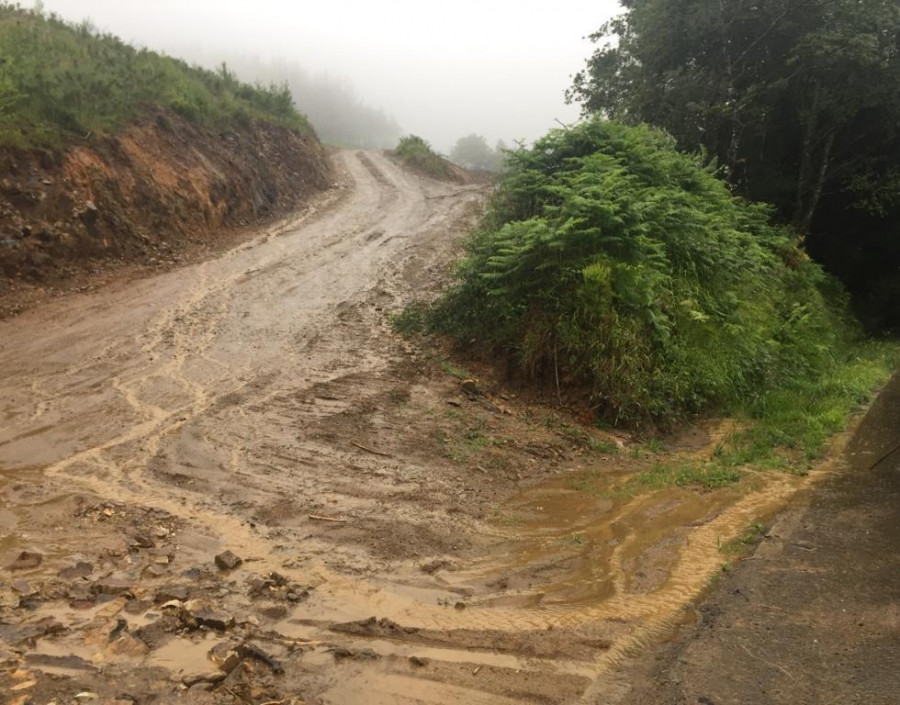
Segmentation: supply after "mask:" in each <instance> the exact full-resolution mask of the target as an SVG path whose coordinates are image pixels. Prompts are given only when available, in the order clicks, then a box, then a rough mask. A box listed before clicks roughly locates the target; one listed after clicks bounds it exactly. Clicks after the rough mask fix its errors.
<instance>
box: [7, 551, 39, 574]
mask: <svg viewBox="0 0 900 705" xmlns="http://www.w3.org/2000/svg"><path fill="white" fill-rule="evenodd" d="M43 561H44V556H43V555H42V554H40V553H35V552H33V551H22V552H21V553H20V554H19V555H18V557H17V558H16V560H14V561H13V562H12V563H10V564H9V565H8V566H7V568H9V570H31V569H32V568H37V567H38V566H39V565H40V564H41V563H42V562H43Z"/></svg>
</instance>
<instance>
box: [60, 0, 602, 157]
mask: <svg viewBox="0 0 900 705" xmlns="http://www.w3.org/2000/svg"><path fill="white" fill-rule="evenodd" d="M44 6H45V8H46V10H47V11H53V12H57V13H58V14H60V15H62V16H63V17H65V18H67V19H72V20H83V19H90V20H92V21H93V22H94V23H95V24H96V25H97V26H98V27H100V28H101V29H104V30H109V31H111V32H113V33H115V34H117V35H119V36H121V37H122V38H123V39H125V40H127V41H129V42H132V43H134V44H138V45H141V46H147V47H149V48H151V49H158V50H163V51H166V52H167V53H170V54H174V55H178V56H183V57H185V58H189V59H192V60H196V59H197V58H198V57H199V56H201V55H206V56H209V55H215V54H216V53H217V52H221V51H229V52H232V53H233V52H239V53H243V54H248V55H251V56H258V57H260V58H263V59H276V58H278V59H286V60H290V61H295V62H297V63H298V64H300V65H301V66H303V67H304V68H305V69H306V70H308V71H310V72H312V73H328V74H330V75H333V76H335V77H337V78H341V79H346V80H347V81H349V82H350V83H351V84H352V85H353V87H354V88H355V90H356V93H357V94H358V95H359V96H360V98H361V99H362V100H363V101H365V102H366V103H369V104H370V105H372V106H374V107H380V108H383V109H384V110H386V111H387V112H389V113H391V114H393V115H394V117H395V118H396V119H397V120H398V122H399V123H400V125H401V126H402V127H403V129H404V131H406V132H412V133H415V134H419V135H421V136H423V137H425V138H426V139H429V140H430V141H432V143H433V144H435V145H436V146H437V147H439V148H440V149H443V150H448V149H449V148H450V146H452V144H453V143H454V142H455V141H456V139H457V138H458V137H461V136H462V135H466V134H469V133H471V132H477V133H479V134H482V135H484V136H485V137H487V139H488V140H489V141H490V142H491V143H493V142H495V141H496V140H497V139H498V138H502V139H504V140H507V141H510V140H513V139H527V140H532V139H534V138H535V137H538V136H540V135H541V134H543V133H544V132H545V131H546V130H547V129H549V128H551V127H554V126H556V123H555V122H554V120H556V119H559V120H562V121H564V122H571V121H574V120H575V119H576V118H577V116H578V109H577V108H575V107H573V106H567V105H565V104H564V100H563V91H564V90H565V89H566V88H567V87H568V86H569V83H570V77H571V75H572V74H574V73H575V72H576V71H578V70H579V69H580V68H581V67H582V65H583V63H584V60H585V59H586V58H587V57H588V56H589V55H590V53H591V44H590V42H588V41H587V40H586V39H584V37H585V36H586V35H588V34H590V33H591V32H593V31H595V30H596V29H598V28H599V27H600V25H601V24H602V23H603V22H605V21H606V20H607V19H609V18H610V17H612V16H613V15H614V14H616V13H617V12H618V10H619V6H618V2H617V0H564V1H563V2H551V1H549V0H541V1H540V2H536V1H535V0H518V1H514V0H456V1H455V2H440V3H432V2H425V1H423V0H418V1H416V0H382V1H380V2H379V1H378V0H316V1H315V2H307V1H305V0H299V1H294V0H45V2H44Z"/></svg>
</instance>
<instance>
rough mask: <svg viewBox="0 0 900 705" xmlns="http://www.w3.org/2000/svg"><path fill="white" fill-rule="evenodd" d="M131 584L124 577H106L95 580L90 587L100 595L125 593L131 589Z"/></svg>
mask: <svg viewBox="0 0 900 705" xmlns="http://www.w3.org/2000/svg"><path fill="white" fill-rule="evenodd" d="M133 587H134V586H133V585H132V583H131V581H130V580H127V579H126V578H116V577H108V578H101V579H100V580H97V581H96V582H95V583H94V584H93V585H92V586H91V589H92V590H93V591H94V592H96V593H100V594H102V595H125V594H128V593H130V592H131V591H132V589H133Z"/></svg>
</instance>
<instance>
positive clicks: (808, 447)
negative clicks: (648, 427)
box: [620, 342, 900, 493]
mask: <svg viewBox="0 0 900 705" xmlns="http://www.w3.org/2000/svg"><path fill="white" fill-rule="evenodd" d="M898 365H900V346H898V345H897V343H888V342H866V343H861V344H858V345H856V346H854V347H853V348H852V352H851V353H850V354H848V355H846V356H845V357H844V359H843V360H842V361H836V362H835V364H834V366H833V367H832V369H831V370H829V371H828V372H826V373H824V374H822V375H821V377H820V378H819V379H818V380H816V381H810V380H798V381H796V382H793V383H788V384H785V385H783V386H780V387H777V388H773V389H768V390H765V391H764V392H762V393H761V394H759V395H758V396H757V397H755V398H753V399H751V400H749V401H748V402H746V403H745V404H743V405H741V406H738V407H735V408H734V409H733V410H731V414H730V415H732V416H733V417H735V418H737V419H739V420H741V421H742V422H745V423H743V424H742V429H741V430H739V431H735V432H734V433H732V434H731V435H730V436H729V437H727V438H726V439H724V440H723V441H722V443H720V444H719V445H717V446H716V447H715V448H714V449H713V451H712V453H711V456H710V457H709V458H706V459H691V460H684V459H678V458H677V457H676V458H673V459H661V460H658V461H657V462H655V463H654V465H653V466H652V467H651V468H650V469H648V470H644V471H641V472H638V473H636V474H635V475H634V476H633V477H632V478H631V479H630V480H628V481H627V482H626V483H625V484H624V485H623V486H622V487H621V489H620V491H622V492H627V493H640V492H645V491H653V490H658V489H664V488H666V487H672V486H678V487H690V488H695V489H699V490H706V491H711V490H715V489H719V488H721V487H727V486H729V485H736V484H738V483H740V482H741V480H743V479H745V478H746V477H747V476H748V474H749V473H752V472H755V471H764V470H781V471H787V472H790V473H792V474H796V475H805V474H807V473H808V472H809V470H810V469H811V468H812V467H813V466H814V465H815V463H816V462H818V461H820V460H821V459H822V457H823V456H824V454H825V453H826V451H827V448H828V442H829V441H830V440H831V439H832V438H833V437H834V436H835V434H837V433H840V432H841V431H843V430H845V429H846V428H847V425H848V423H849V422H850V418H851V417H852V415H853V414H854V413H857V412H859V411H860V410H861V409H863V408H864V407H865V406H866V405H867V404H868V403H869V402H870V401H871V400H872V398H873V396H874V394H875V393H876V392H877V390H878V389H879V387H880V386H881V385H882V384H884V383H885V382H886V381H887V380H888V379H889V378H890V377H891V375H892V374H893V373H894V372H895V371H896V370H897V367H898Z"/></svg>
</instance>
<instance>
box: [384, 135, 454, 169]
mask: <svg viewBox="0 0 900 705" xmlns="http://www.w3.org/2000/svg"><path fill="white" fill-rule="evenodd" d="M394 151H395V153H396V155H397V156H398V157H399V158H400V159H402V160H403V161H404V162H405V163H406V164H407V165H408V166H410V167H412V168H413V169H416V170H417V171H421V172H423V173H425V174H427V175H428V176H432V177H434V178H437V179H448V178H450V177H451V175H452V174H451V172H450V165H449V164H447V161H446V160H445V159H443V158H442V157H441V156H440V155H438V154H437V153H435V152H434V150H432V149H431V145H430V144H428V142H426V141H425V140H424V139H422V138H421V137H418V136H416V135H407V136H406V137H401V138H400V143H399V144H398V145H397V149H396V150H394Z"/></svg>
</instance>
